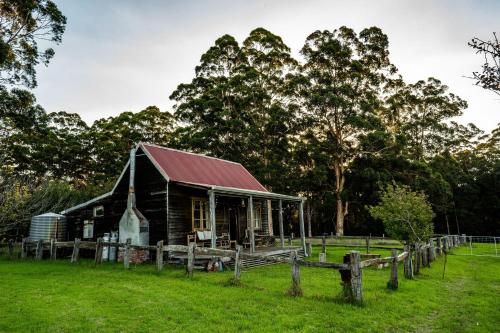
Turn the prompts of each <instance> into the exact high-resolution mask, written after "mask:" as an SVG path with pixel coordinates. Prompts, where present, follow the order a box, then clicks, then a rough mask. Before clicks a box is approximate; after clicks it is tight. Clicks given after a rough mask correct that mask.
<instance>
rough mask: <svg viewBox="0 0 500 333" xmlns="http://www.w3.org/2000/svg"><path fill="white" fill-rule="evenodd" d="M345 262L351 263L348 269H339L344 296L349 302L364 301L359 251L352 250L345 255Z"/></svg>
mask: <svg viewBox="0 0 500 333" xmlns="http://www.w3.org/2000/svg"><path fill="white" fill-rule="evenodd" d="M344 263H345V264H348V265H349V268H348V269H346V270H343V269H341V270H339V273H340V278H341V279H342V284H343V293H344V298H345V300H346V301H347V302H349V303H358V304H359V303H362V302H363V287H362V271H361V266H360V255H359V252H358V251H351V252H349V253H348V254H346V255H345V256H344Z"/></svg>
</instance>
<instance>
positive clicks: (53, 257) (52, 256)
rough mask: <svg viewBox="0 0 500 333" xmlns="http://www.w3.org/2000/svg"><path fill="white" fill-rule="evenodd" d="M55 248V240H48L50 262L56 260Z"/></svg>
mask: <svg viewBox="0 0 500 333" xmlns="http://www.w3.org/2000/svg"><path fill="white" fill-rule="evenodd" d="M56 252H57V247H56V240H55V239H54V238H51V239H50V260H56V257H57V254H56Z"/></svg>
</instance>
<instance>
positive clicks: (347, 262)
mask: <svg viewBox="0 0 500 333" xmlns="http://www.w3.org/2000/svg"><path fill="white" fill-rule="evenodd" d="M459 245H467V236H465V235H461V236H460V235H446V236H441V237H434V238H431V239H430V240H429V241H428V242H427V243H415V244H412V245H411V246H409V245H406V246H404V249H403V252H401V253H399V251H398V249H395V248H393V249H391V256H389V257H385V258H377V257H376V255H370V254H368V255H366V254H361V253H360V252H358V251H350V252H349V253H347V254H346V255H345V256H344V258H343V263H332V262H325V260H324V259H325V258H326V241H325V240H324V238H323V241H322V250H321V253H320V256H319V257H320V261H319V262H315V261H309V260H302V259H299V258H298V254H297V250H292V251H291V252H290V257H289V258H281V257H273V256H262V255H258V254H254V253H252V254H249V253H243V248H242V246H241V245H238V246H236V250H222V249H212V248H204V247H196V244H195V243H191V244H190V245H189V246H185V245H163V241H159V242H158V243H157V245H156V246H154V245H152V246H138V245H132V244H131V243H130V239H128V240H127V242H125V243H117V242H104V241H103V240H102V238H99V239H97V241H96V242H90V241H82V240H80V239H78V238H77V239H75V240H74V241H67V242H58V241H55V240H50V241H43V240H38V241H31V240H28V239H27V238H25V239H23V241H22V243H21V244H20V246H21V251H20V255H18V256H15V255H14V248H15V247H16V246H19V243H17V244H16V243H15V242H14V241H13V240H9V241H8V242H7V243H0V248H1V247H6V248H7V252H8V255H9V256H10V257H11V258H15V257H19V256H20V257H21V258H23V259H24V258H27V257H28V254H30V253H31V252H33V250H34V259H35V260H42V258H43V253H44V251H46V250H48V251H49V254H50V259H51V260H56V259H57V250H58V249H62V248H67V249H72V253H71V259H70V261H71V262H72V263H74V262H77V261H78V260H79V254H80V249H91V250H95V264H96V265H98V264H100V263H101V262H102V253H103V249H104V247H116V248H117V249H118V248H120V249H122V253H123V265H124V267H125V268H126V269H128V268H129V267H130V261H131V250H132V249H135V250H148V251H152V252H155V253H156V261H155V269H156V270H157V271H158V272H160V271H161V270H162V269H163V267H164V266H165V263H164V254H165V253H187V265H186V273H187V276H188V277H192V276H193V274H194V262H195V258H196V255H208V256H213V257H214V258H217V257H218V258H220V257H226V258H231V259H232V260H234V276H233V278H232V280H231V282H232V283H233V284H239V283H240V278H241V272H242V264H241V261H242V260H243V259H260V260H263V261H266V262H269V263H284V264H289V265H290V267H291V275H292V286H291V288H290V289H289V291H288V293H289V294H290V295H291V296H300V295H302V289H301V287H300V266H303V267H314V268H324V269H334V270H338V271H339V273H340V278H341V280H342V285H343V297H344V299H345V300H346V301H347V302H350V303H362V302H363V288H362V270H363V269H364V268H367V267H373V266H377V267H383V266H387V265H390V266H391V269H390V275H389V280H388V283H387V286H388V287H389V288H391V289H397V288H398V284H399V282H398V264H399V263H400V262H403V265H404V277H405V278H406V279H412V278H413V277H414V275H418V274H419V272H420V270H421V269H422V268H423V267H430V264H431V262H432V261H434V260H436V258H437V257H438V256H440V255H442V254H446V253H448V252H449V251H450V249H452V248H454V247H457V246H459ZM308 248H309V249H310V248H311V243H308ZM368 249H369V248H368ZM385 249H388V248H387V247H386V248H385ZM117 252H118V251H117ZM309 253H311V252H309ZM362 256H363V257H368V258H369V259H366V260H361V257H362Z"/></svg>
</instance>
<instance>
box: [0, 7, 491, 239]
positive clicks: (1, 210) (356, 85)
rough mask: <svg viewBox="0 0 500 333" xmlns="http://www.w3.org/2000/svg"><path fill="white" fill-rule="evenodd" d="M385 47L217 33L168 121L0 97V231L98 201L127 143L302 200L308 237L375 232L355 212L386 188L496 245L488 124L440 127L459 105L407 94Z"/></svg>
mask: <svg viewBox="0 0 500 333" xmlns="http://www.w3.org/2000/svg"><path fill="white" fill-rule="evenodd" d="M16 3H19V4H20V5H19V6H21V4H25V5H26V6H27V7H22V8H24V9H23V10H24V11H19V10H17V9H15V8H17V7H15V6H14V4H16ZM2 4H4V2H2ZM26 8H27V9H26ZM26 10H28V11H29V10H31V12H28V13H31V16H32V17H34V18H39V17H42V18H43V17H44V16H43V15H46V17H45V18H44V19H43V22H45V25H43V26H39V25H37V21H34V22H31V21H30V26H31V27H32V28H30V29H31V30H30V31H32V30H33V29H37V27H38V28H39V29H42V28H43V29H44V30H43V31H44V33H45V34H48V35H47V36H45V38H48V39H51V40H52V41H53V42H55V43H58V42H60V41H61V36H62V33H63V31H64V25H65V18H64V16H62V14H61V13H60V12H59V11H58V10H57V7H55V5H54V4H53V3H52V2H50V1H41V0H40V1H35V0H32V1H17V2H16V1H14V2H12V5H11V4H9V5H5V6H3V7H2V8H0V16H2V17H4V16H5V18H7V17H8V19H9V20H13V22H17V21H18V20H22V18H19V17H17V18H16V17H13V16H12V15H14V16H15V15H20V13H26ZM38 12H40V13H38ZM23 15H24V14H23ZM27 17H28V18H29V17H30V16H29V15H28V16H27ZM16 20H17V21H16ZM16 24H18V23H16ZM47 24H48V25H47ZM19 31H20V32H22V31H23V30H22V29H21V30H19ZM33 31H34V30H33ZM33 31H32V33H33ZM33 36H35V37H36V36H38V34H35V35H32V36H31V37H30V35H29V34H27V35H26V38H27V39H26V41H27V42H31V43H34V40H33V38H34V37H33ZM30 38H31V39H30ZM23 43H24V42H23ZM12 45H14V44H12ZM388 45H389V42H388V38H387V36H386V35H385V34H384V33H383V32H382V31H381V30H380V29H379V28H376V27H371V28H367V29H364V30H362V31H360V32H359V33H356V32H355V31H354V30H352V29H350V28H347V27H340V28H339V29H336V30H332V31H328V30H325V31H316V32H313V33H312V34H310V35H309V36H308V37H307V39H306V41H305V44H304V47H303V48H302V50H301V55H302V59H294V57H293V56H292V55H291V52H290V48H289V47H288V46H287V45H286V44H285V43H284V42H283V40H282V39H281V37H279V36H277V35H275V34H273V33H271V32H270V31H267V30H265V29H263V28H257V29H255V30H253V31H252V32H250V34H249V36H248V37H247V38H246V39H245V40H244V41H243V43H241V44H240V43H239V42H238V41H237V40H236V39H235V38H234V37H232V36H230V35H224V36H222V37H220V38H218V39H217V40H216V41H215V43H214V45H213V46H211V47H210V48H209V49H208V50H207V51H206V52H205V53H204V54H203V55H202V56H201V58H200V63H199V65H198V66H196V68H195V73H194V77H193V79H192V80H191V81H190V82H188V83H182V84H180V85H179V86H178V87H177V88H176V89H175V91H173V92H172V94H171V96H170V98H171V99H172V100H173V101H174V102H175V105H174V112H173V113H170V112H166V111H161V110H159V109H158V108H157V107H155V106H150V107H147V108H146V109H144V110H142V111H140V112H130V111H128V112H123V113H121V114H119V115H118V116H116V117H110V118H106V119H99V120H97V121H95V122H94V123H93V124H92V125H90V126H89V125H88V124H86V123H85V122H84V121H83V120H82V119H81V118H80V116H79V115H78V114H74V113H68V112H64V111H60V112H52V113H48V112H46V111H45V110H44V109H43V108H42V107H41V106H40V105H38V104H37V103H36V99H35V96H34V95H33V94H32V93H31V92H29V91H26V90H22V89H20V88H19V87H15V88H13V87H12V86H8V85H3V86H0V216H1V218H0V234H2V233H4V234H15V233H20V234H23V233H26V225H27V221H28V220H29V216H30V215H32V214H35V213H38V212H43V211H59V210H61V208H62V207H67V206H71V205H72V204H73V203H74V202H77V201H79V200H85V199H87V198H89V197H91V196H93V195H95V194H97V193H102V192H104V191H106V190H108V189H109V188H110V187H111V186H112V184H113V182H114V181H115V179H116V178H117V177H118V175H119V173H120V172H121V169H122V168H123V166H124V164H125V162H126V159H127V157H128V154H127V153H128V151H129V149H130V148H131V147H132V146H133V145H134V144H135V143H137V142H139V141H145V142H151V143H156V144H160V145H167V146H171V147H176V148H181V149H186V150H191V151H194V152H200V153H206V154H210V155H213V156H216V157H221V158H225V159H230V160H234V161H237V162H241V163H242V164H243V165H245V166H246V167H247V168H248V169H249V171H250V172H251V173H253V174H254V175H255V176H256V177H257V178H258V179H259V180H260V181H261V182H262V183H263V184H264V185H265V186H266V187H267V188H268V189H270V190H272V191H275V192H281V193H290V194H300V195H304V196H306V197H307V198H308V199H309V200H308V201H307V206H306V218H307V221H308V226H309V231H310V232H312V233H315V234H320V233H323V232H328V233H330V232H336V233H337V234H343V233H344V232H345V233H349V234H369V233H372V234H382V233H384V232H385V231H384V226H383V225H382V224H381V222H380V221H377V220H374V219H373V218H372V217H371V215H370V213H369V211H368V209H367V207H368V206H374V205H377V203H378V202H380V200H381V190H380V189H384V188H386V187H387V185H388V184H393V183H396V184H400V185H405V186H408V188H409V189H411V190H412V191H418V192H423V193H425V194H426V196H427V198H428V201H429V204H430V205H431V207H432V210H433V214H434V215H435V217H434V219H433V224H434V229H435V231H436V232H451V233H456V232H458V231H460V232H466V233H469V234H478V233H481V234H493V233H495V234H498V233H499V232H500V216H499V215H500V198H499V196H500V195H499V189H500V159H499V157H500V154H499V136H500V127H497V129H496V130H494V131H493V132H492V133H491V134H489V135H483V133H482V132H481V131H480V130H479V129H478V128H476V127H475V126H474V125H472V124H469V125H467V126H464V125H459V124H457V123H455V122H453V121H452V119H453V118H454V117H456V116H459V115H461V114H462V112H463V110H464V109H465V108H466V107H467V103H466V102H465V101H464V100H462V99H461V98H460V97H458V96H456V95H454V94H453V93H451V92H449V91H448V87H447V86H446V85H444V84H443V83H441V82H440V81H439V80H438V79H435V78H428V79H426V80H420V81H418V82H416V83H406V82H405V81H404V79H403V78H402V77H401V76H400V75H398V73H397V68H396V67H395V65H394V64H392V63H391V61H390V58H389V51H388ZM11 47H15V46H11ZM32 47H33V48H34V47H36V43H34V44H33V45H32ZM37 54H38V53H37ZM52 54H53V53H51V52H48V55H52ZM37 57H38V56H37ZM21 58H22V59H26V58H25V57H21ZM13 59H15V58H13ZM37 59H38V60H37ZM37 61H42V60H41V58H40V57H38V58H33V59H32V60H31V63H30V64H31V65H32V66H34V65H35V64H36V63H37ZM16 68H20V69H22V70H21V71H12V70H11V68H10V67H5V66H4V67H2V65H1V63H0V72H1V76H0V77H1V78H2V80H3V81H2V82H3V83H4V84H5V83H24V84H25V85H26V86H27V87H33V86H34V85H35V82H36V81H35V74H36V73H35V72H34V71H31V70H30V69H29V66H28V67H26V66H20V67H19V66H17V67H16ZM26 70H27V72H24V71H26ZM23 73H24V74H23ZM41 194H43V195H42V197H43V198H41V197H40V195H41ZM35 203H37V204H36V205H35ZM42 203H43V204H42ZM37 207H38V208H37Z"/></svg>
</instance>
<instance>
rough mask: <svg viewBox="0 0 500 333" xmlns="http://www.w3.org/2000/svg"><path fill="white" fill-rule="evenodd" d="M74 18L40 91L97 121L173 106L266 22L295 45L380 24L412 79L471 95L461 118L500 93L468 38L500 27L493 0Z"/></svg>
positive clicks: (488, 118)
mask: <svg viewBox="0 0 500 333" xmlns="http://www.w3.org/2000/svg"><path fill="white" fill-rule="evenodd" d="M58 6H59V7H60V8H61V10H62V11H63V13H64V14H65V15H66V16H67V18H68V27H67V31H66V33H65V35H64V37H63V43H62V44H61V45H60V46H58V47H56V56H55V58H54V59H53V61H52V63H51V64H50V65H49V67H48V68H45V67H40V68H39V70H38V73H39V78H38V83H39V88H37V89H36V91H35V93H36V95H37V97H38V101H39V103H40V104H41V105H43V106H44V107H45V108H46V109H47V110H48V111H58V110H66V111H71V112H77V113H79V114H80V115H81V116H82V117H83V119H84V120H86V121H87V122H92V121H93V120H95V119H98V118H100V117H105V116H106V117H107V116H112V115H117V114H119V113H120V112H122V111H126V110H131V111H139V110H141V109H143V108H145V107H146V106H148V105H158V106H159V107H160V108H161V109H162V110H170V109H171V107H172V102H171V101H169V99H168V96H169V95H170V93H171V92H172V91H173V90H174V89H175V87H176V86H177V85H178V84H179V83H182V82H187V81H190V80H191V78H192V77H193V74H194V67H195V66H196V65H197V64H198V61H199V58H200V56H201V54H202V53H203V52H205V51H206V50H207V49H208V48H209V47H210V46H211V45H212V44H213V42H214V41H215V39H216V38H218V37H220V36H221V35H223V34H225V33H228V34H231V35H233V36H235V37H236V38H237V39H238V40H239V41H242V40H243V39H244V38H245V37H246V36H247V35H248V33H249V32H250V31H251V30H252V29H254V28H256V27H259V26H263V27H265V28H267V29H269V30H271V31H272V32H274V33H276V34H278V35H280V36H281V37H282V38H283V40H284V41H285V42H286V43H287V44H288V45H289V46H290V47H291V48H292V52H293V54H294V55H296V56H298V55H299V50H300V48H301V47H302V45H303V42H304V40H305V38H306V37H307V35H308V34H310V33H311V32H313V31H315V30H318V29H320V30H322V29H334V28H338V27H339V26H341V25H347V26H349V27H352V28H354V29H356V30H360V29H362V28H364V27H368V26H373V25H376V26H379V27H381V28H382V29H383V30H384V32H385V33H386V34H387V35H388V36H389V41H390V51H391V58H392V61H393V62H394V63H395V64H396V65H397V66H398V68H399V69H400V72H401V73H402V74H403V76H404V77H405V78H406V79H407V80H408V81H410V82H413V81H416V80H418V79H425V78H427V77H428V76H435V77H437V78H439V79H440V80H442V81H443V82H444V83H445V84H447V85H448V86H449V87H450V90H451V91H452V92H454V93H456V94H458V95H459V96H461V97H462V98H464V99H466V100H467V101H468V102H469V109H468V110H467V111H466V113H465V115H464V116H463V117H461V119H460V121H461V122H474V123H475V124H477V125H478V126H479V127H480V128H482V129H484V130H487V131H489V130H491V129H492V128H493V127H494V126H495V125H496V123H498V122H500V112H498V109H499V107H500V101H499V100H498V99H495V98H496V97H495V95H494V94H492V93H489V92H487V91H484V90H482V89H481V88H478V87H475V86H473V82H472V81H471V80H469V79H466V78H464V76H466V75H470V73H471V72H472V71H474V70H478V69H479V68H480V66H481V58H480V57H478V56H476V55H475V54H474V52H473V51H472V50H471V49H470V48H469V47H468V46H467V41H468V40H469V39H470V38H472V37H474V36H481V37H484V38H488V37H489V36H490V35H491V32H492V31H493V30H494V29H495V28H497V27H498V22H497V21H498V17H499V16H500V15H499V14H500V3H496V2H493V1H490V2H488V1H486V2H485V1H482V2H470V1H440V2H436V1H381V0H379V1H349V2H347V1H281V0H280V1H276V0H275V1H226V0H225V1H147V2H142V1H141V2H139V1H114V2H112V1H105V2H103V1H96V0H93V1H76V0H73V1H58Z"/></svg>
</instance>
